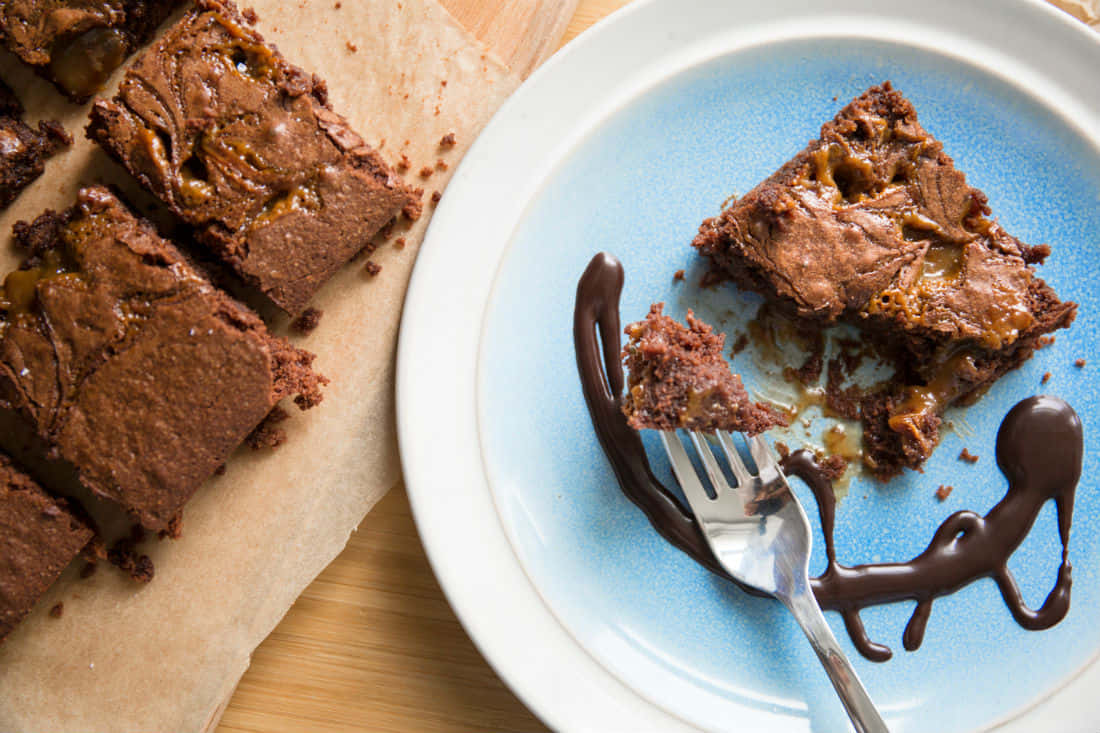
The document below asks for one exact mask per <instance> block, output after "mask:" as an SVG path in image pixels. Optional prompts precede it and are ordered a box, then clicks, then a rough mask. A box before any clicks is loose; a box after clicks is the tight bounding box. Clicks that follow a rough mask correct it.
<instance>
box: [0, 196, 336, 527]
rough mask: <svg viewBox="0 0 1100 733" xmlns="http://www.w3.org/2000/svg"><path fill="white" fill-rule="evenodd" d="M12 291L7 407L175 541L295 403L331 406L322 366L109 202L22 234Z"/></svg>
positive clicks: (55, 217) (4, 345) (0, 371)
mask: <svg viewBox="0 0 1100 733" xmlns="http://www.w3.org/2000/svg"><path fill="white" fill-rule="evenodd" d="M15 237H16V241H17V243H18V244H19V245H20V246H22V247H23V248H25V249H27V250H28V251H29V252H30V257H29V258H28V259H27V261H26V262H25V263H24V265H23V266H22V269H20V270H18V271H16V272H13V273H11V274H10V275H8V277H7V278H6V280H5V281H4V286H3V289H2V290H0V406H5V407H9V408H13V409H15V410H18V411H19V413H21V414H22V416H23V417H24V418H26V420H28V421H29V423H30V425H31V426H32V427H33V428H34V429H35V431H36V432H37V434H38V435H39V436H40V437H41V438H42V439H43V440H45V441H46V442H47V443H48V444H49V445H50V446H51V448H52V450H53V451H54V452H55V453H56V454H57V456H58V457H60V458H62V459H64V460H65V461H67V462H69V463H70V464H72V465H73V466H74V467H75V468H76V470H77V472H78V474H79V477H80V480H81V482H82V483H83V484H84V485H85V486H86V487H87V488H88V489H90V490H91V491H92V492H94V493H95V494H97V495H99V496H101V497H104V498H106V499H109V500H112V501H114V502H116V503H117V504H119V505H121V506H122V507H123V508H125V509H126V510H128V511H129V512H130V513H131V514H132V515H133V516H134V517H135V518H136V519H138V521H140V522H141V524H142V525H144V526H145V527H147V528H149V529H152V530H161V531H164V530H169V531H170V530H171V529H172V528H173V526H174V520H175V519H176V518H177V517H178V515H179V514H180V512H181V510H182V509H183V505H184V504H185V503H186V502H187V500H188V499H189V498H190V497H191V495H192V494H193V493H194V492H195V490H196V489H197V488H198V487H199V485H200V484H201V483H202V482H203V481H204V480H205V479H206V478H207V477H209V476H210V475H211V474H213V473H214V471H215V470H217V468H218V467H219V466H221V465H222V464H223V463H224V462H225V461H226V459H227V458H228V457H229V454H230V453H231V452H232V451H233V450H234V449H235V448H236V447H237V446H238V445H240V444H241V442H242V441H243V440H244V439H245V438H246V437H247V436H248V434H249V433H250V432H251V431H252V430H253V428H255V427H256V426H257V425H258V424H260V422H261V421H263V419H264V418H265V416H267V415H268V413H270V412H271V411H272V409H273V408H274V407H275V405H276V404H277V403H278V402H279V401H280V400H282V399H283V398H284V397H289V396H292V395H295V394H297V395H298V397H297V401H298V404H299V406H300V407H302V409H305V408H307V407H310V406H312V405H314V404H316V403H317V402H318V401H319V400H320V393H319V389H320V386H321V385H322V384H323V383H324V381H325V380H324V378H323V377H320V376H318V375H317V374H315V373H314V372H313V371H312V370H311V368H310V365H311V363H312V361H313V355H312V354H309V353H308V352H305V351H301V350H299V349H295V348H293V347H292V346H291V345H290V344H288V343H286V342H285V341H283V340H282V339H278V338H275V337H273V336H272V335H270V334H269V333H268V332H267V330H266V328H265V327H264V325H263V323H262V322H261V321H260V319H259V318H258V317H257V316H256V315H255V314H253V313H252V312H251V311H249V310H248V309H247V308H245V307H244V306H243V305H241V304H239V303H237V302H236V301H234V300H232V299H231V298H229V297H228V296H226V295H225V294H223V293H221V292H220V291H218V290H217V289H215V288H214V287H213V286H212V285H211V284H210V283H209V282H208V281H207V280H206V279H205V278H203V277H202V276H201V275H200V274H199V273H198V272H197V271H196V270H195V269H193V268H192V267H191V266H190V265H189V264H188V263H187V261H185V260H184V258H183V257H182V256H181V255H180V253H179V252H178V251H177V250H176V248H175V247H173V246H172V245H171V244H170V243H169V242H167V241H165V240H163V239H161V238H160V237H159V236H157V234H156V232H155V231H154V230H153V228H152V227H151V225H149V224H147V223H145V222H142V221H140V220H138V219H137V218H135V217H134V216H133V215H132V214H131V213H130V212H129V211H128V210H127V209H126V208H125V207H124V206H123V205H122V204H121V203H120V202H119V201H118V199H117V198H115V197H114V195H112V194H111V193H110V192H109V191H108V190H106V189H104V188H100V187H95V188H89V189H84V190H83V191H81V192H80V195H79V201H78V203H77V204H76V205H75V206H74V207H73V208H71V209H69V210H68V211H66V212H65V213H63V214H55V213H53V212H46V213H45V214H43V215H42V216H40V217H39V218H38V219H37V220H35V222H34V223H32V224H29V225H28V224H22V223H21V224H17V225H16V229H15Z"/></svg>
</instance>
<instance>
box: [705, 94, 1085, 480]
mask: <svg viewBox="0 0 1100 733" xmlns="http://www.w3.org/2000/svg"><path fill="white" fill-rule="evenodd" d="M989 213H990V209H989V207H988V205H987V199H986V196H985V194H983V193H982V192H981V191H979V190H978V189H976V188H973V187H971V186H969V185H967V183H966V179H965V177H964V176H963V174H962V173H961V172H960V171H959V170H958V169H956V168H955V166H954V163H953V162H952V160H951V158H950V157H948V156H947V154H946V153H944V152H943V148H942V145H941V144H940V143H939V142H937V141H936V140H934V139H933V138H932V137H931V136H930V135H929V134H928V133H927V132H926V131H925V130H924V128H922V127H921V125H920V123H919V122H918V121H917V114H916V111H915V110H914V109H913V106H912V104H910V103H909V101H908V100H906V99H905V98H904V97H903V96H902V95H901V94H900V93H899V92H898V91H896V90H894V89H893V88H891V86H890V84H889V82H887V83H886V84H883V85H881V86H877V87H873V88H872V89H870V90H868V91H867V92H866V93H864V94H863V95H862V96H860V97H859V98H857V99H856V100H855V101H853V102H852V103H851V104H849V105H848V106H847V107H845V108H844V109H843V110H841V111H840V113H839V114H838V115H837V116H836V118H835V119H833V120H832V121H831V122H827V123H826V124H825V125H824V126H823V127H822V128H821V137H820V138H819V139H818V140H814V141H813V142H811V143H810V144H809V146H807V147H806V149H805V150H803V151H802V152H800V153H799V154H798V155H796V156H795V157H794V158H793V159H792V160H791V161H790V162H788V163H787V164H785V165H784V166H783V167H782V168H780V169H779V171H778V172H776V173H775V174H774V175H772V176H771V177H770V178H768V179H767V180H766V181H764V182H763V183H761V184H760V185H759V186H757V187H756V188H754V189H753V190H752V191H750V192H749V193H748V194H747V195H746V196H744V197H743V198H741V199H740V200H738V201H737V202H736V203H734V204H733V205H731V206H730V207H729V208H727V209H726V210H725V211H723V212H722V213H721V215H719V216H718V217H715V218H713V219H708V220H706V221H705V222H703V224H702V226H701V227H700V230H699V235H698V236H697V237H696V238H695V241H694V246H695V247H697V248H698V249H699V251H700V252H701V253H702V254H704V255H707V256H708V257H710V258H711V260H712V261H713V264H714V265H715V266H716V267H717V268H718V269H719V270H720V271H722V272H723V273H725V274H728V275H729V276H731V277H732V278H733V280H734V281H735V282H736V283H737V284H738V285H740V286H742V287H745V288H747V289H749V290H755V291H757V292H759V293H761V294H763V295H764V296H765V298H767V299H768V300H769V301H770V302H771V303H773V304H775V305H776V306H778V307H779V308H780V309H782V310H784V311H785V312H786V313H787V314H788V315H790V316H791V317H793V318H794V319H796V320H798V321H801V322H803V323H806V324H809V325H812V326H828V325H831V324H834V323H836V322H837V321H840V320H845V321H848V322H851V323H854V324H856V325H857V326H858V327H860V328H861V329H863V331H864V333H865V335H866V338H868V339H870V340H872V341H873V342H874V343H876V344H877V345H879V346H880V347H883V348H884V349H885V350H886V351H887V352H888V353H892V354H893V355H894V356H895V357H896V362H897V374H896V376H895V378H894V380H893V382H892V383H891V384H890V385H888V386H887V387H886V389H884V390H881V391H877V392H875V393H873V394H871V395H868V396H867V397H866V399H865V400H864V402H863V405H862V415H861V417H862V420H863V423H864V460H865V462H866V463H867V465H868V466H869V467H870V469H871V470H872V471H873V472H874V473H875V474H876V475H878V476H879V477H880V478H883V479H886V478H889V477H891V476H893V475H895V474H897V473H899V472H900V471H901V470H902V469H903V468H904V467H909V468H918V467H919V466H920V465H921V463H922V462H923V461H924V460H925V459H926V458H927V457H928V456H929V455H930V454H931V452H932V451H933V449H934V448H935V446H936V444H937V443H938V441H939V426H940V423H941V419H942V415H943V411H944V410H945V409H946V408H947V407H948V406H950V405H952V404H957V403H963V404H965V403H968V402H970V401H972V400H974V399H977V398H978V397H979V396H980V395H981V394H982V393H983V392H984V391H985V390H986V389H987V388H988V387H989V385H990V384H992V383H993V382H994V381H995V380H996V379H997V378H999V377H1000V376H1001V375H1002V374H1004V373H1005V372H1006V371H1008V370H1010V369H1013V368H1015V367H1017V366H1019V365H1020V364H1021V363H1023V362H1024V361H1025V360H1027V359H1028V358H1029V357H1030V356H1031V354H1032V352H1033V351H1034V350H1035V348H1036V346H1037V344H1038V342H1039V339H1040V337H1042V336H1043V335H1044V334H1047V333H1049V332H1051V331H1053V330H1055V329H1058V328H1065V327H1067V326H1069V325H1070V323H1071V322H1072V321H1073V318H1074V315H1075V313H1076V305H1075V304H1074V303H1068V302H1062V301H1060V300H1059V299H1058V296H1057V295H1056V294H1055V293H1054V291H1053V290H1052V289H1051V288H1050V287H1048V286H1047V284H1046V283H1044V282H1043V281H1042V280H1041V279H1039V278H1038V277H1036V276H1035V273H1034V270H1033V267H1032V265H1033V264H1036V263H1039V262H1041V261H1042V260H1043V259H1044V258H1045V257H1046V255H1047V254H1048V253H1049V248H1048V247H1046V246H1037V247H1029V246H1027V245H1026V244H1023V243H1021V242H1020V241H1019V240H1017V239H1016V238H1015V237H1013V236H1011V235H1010V234H1008V233H1007V232H1006V231H1005V230H1004V229H1002V228H1001V227H1000V226H999V225H998V224H997V222H996V221H994V220H991V219H989V218H987V215H988V214H989Z"/></svg>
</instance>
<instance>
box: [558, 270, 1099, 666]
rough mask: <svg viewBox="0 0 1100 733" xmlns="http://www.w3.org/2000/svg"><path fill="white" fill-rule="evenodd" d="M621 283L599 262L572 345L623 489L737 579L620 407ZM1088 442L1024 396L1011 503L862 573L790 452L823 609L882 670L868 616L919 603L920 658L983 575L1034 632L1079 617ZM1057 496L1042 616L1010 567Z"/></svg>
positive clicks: (832, 508)
mask: <svg viewBox="0 0 1100 733" xmlns="http://www.w3.org/2000/svg"><path fill="white" fill-rule="evenodd" d="M623 278H624V274H623V268H622V265H621V264H620V263H619V261H618V260H616V259H615V258H614V257H612V256H611V255H608V254H606V253H601V254H598V255H596V256H595V257H594V258H593V259H592V261H591V262H590V263H589V265H588V267H587V269H586V270H585V272H584V275H583V276H582V277H581V280H580V283H579V284H578V287H577V299H576V308H575V311H574V319H573V338H574V345H575V348H576V356H577V369H578V371H579V373H580V379H581V387H582V390H583V392H584V396H585V401H586V403H587V404H588V410H589V414H590V415H591V418H592V425H593V427H594V428H595V431H596V435H597V437H598V439H599V441H600V445H601V446H602V447H603V450H604V453H605V454H606V455H607V458H608V460H609V461H610V463H611V466H612V469H613V470H614V472H615V476H616V478H617V479H618V482H619V486H620V487H621V488H622V490H623V493H624V494H626V496H627V498H629V499H630V500H631V501H632V502H633V503H634V504H635V505H637V506H638V507H639V508H640V509H641V510H642V511H643V512H644V513H645V515H646V516H647V517H648V518H649V521H650V523H651V524H652V525H653V527H654V528H655V529H656V530H657V532H658V533H659V534H660V535H661V536H662V537H664V538H665V539H666V540H668V541H669V542H671V543H672V544H673V545H675V546H676V547H678V548H679V549H680V550H682V551H683V552H685V553H687V554H688V555H689V556H691V557H692V558H693V559H695V560H696V561H697V562H699V563H700V564H701V565H703V566H704V567H706V568H707V569H709V570H711V571H712V572H714V573H716V574H718V575H721V576H723V577H725V578H728V579H730V580H733V578H730V576H729V575H728V574H726V573H725V572H724V571H723V570H722V568H721V567H720V566H719V564H718V562H717V560H716V559H715V558H714V555H713V554H712V553H711V552H710V549H709V547H708V546H707V544H706V541H705V539H704V538H703V535H702V533H701V531H700V529H699V527H698V525H697V524H696V522H695V519H694V517H693V516H692V514H691V512H690V511H689V510H687V509H686V508H685V507H684V506H683V504H682V503H681V502H680V501H679V500H678V499H677V498H676V496H675V495H674V494H673V493H672V492H671V491H669V490H668V488H666V487H665V486H664V485H663V484H662V483H661V482H660V481H659V480H657V478H656V477H654V475H653V472H652V470H651V468H650V466H649V461H648V459H647V457H646V454H645V449H644V447H643V445H642V442H641V439H640V438H639V436H638V433H637V432H636V431H634V430H633V429H631V428H630V427H629V426H628V425H627V424H626V418H625V417H624V416H623V414H622V411H621V410H620V408H619V399H620V398H619V396H620V395H621V394H622V392H623V371H622V363H621V362H620V358H619V343H620V337H619V333H620V321H619V296H620V294H621V292H622V286H623ZM597 331H598V340H597ZM601 352H602V362H601ZM1083 445H1084V441H1083V435H1082V428H1081V421H1080V419H1079V418H1078V417H1077V414H1076V413H1075V412H1074V411H1073V408H1071V407H1070V406H1069V405H1068V404H1066V403H1065V402H1063V401H1062V400H1059V399H1058V398H1055V397H1047V396H1037V397H1029V398H1027V399H1025V400H1023V401H1022V402H1020V403H1019V404H1017V405H1016V406H1015V407H1014V408H1013V409H1012V410H1011V411H1010V412H1009V414H1008V416H1007V417H1006V418H1005V420H1004V422H1003V423H1002V425H1001V428H1000V431H999V432H998V435H997V465H998V466H999V467H1000V469H1001V471H1002V473H1004V475H1005V477H1006V478H1007V479H1008V491H1007V493H1006V495H1005V497H1004V499H1002V500H1001V501H1000V502H999V503H998V504H997V505H996V506H994V507H993V508H992V509H991V510H990V511H989V513H988V514H986V515H985V516H984V517H983V516H979V515H978V514H976V513H974V512H971V511H960V512H956V513H954V514H952V515H951V516H949V517H948V518H947V519H946V520H945V521H944V522H943V524H941V525H940V527H939V529H937V530H936V533H935V535H934V536H933V538H932V541H931V543H930V544H929V546H928V548H927V549H926V550H925V551H924V552H922V553H921V554H920V555H918V556H917V557H915V558H913V559H912V560H910V561H909V562H904V563H881V564H873V565H858V566H854V567H849V566H845V565H841V564H840V563H839V562H838V561H837V559H836V547H835V543H834V541H833V529H834V526H835V516H836V499H835V497H834V494H833V488H832V484H831V482H830V481H829V480H828V479H827V478H826V475H825V473H824V472H823V471H822V470H821V467H820V466H819V465H818V464H817V463H816V461H815V459H814V456H813V455H812V454H810V453H809V452H808V451H804V450H803V451H796V452H795V453H792V454H791V455H790V456H788V457H787V458H786V459H785V460H784V462H783V469H784V471H785V472H786V473H788V474H789V475H794V476H798V477H799V478H801V479H802V480H803V481H805V482H806V484H807V485H808V486H809V487H810V489H811V491H812V492H813V494H814V498H815V500H816V501H817V504H818V513H819V516H820V518H821V527H822V531H823V533H824V536H825V552H826V557H827V560H828V566H827V568H826V570H825V572H824V573H823V574H822V575H821V576H820V577H818V578H814V579H812V580H811V587H812V588H813V591H814V594H815V596H816V597H817V599H818V602H819V603H820V604H821V607H822V608H823V609H827V610H833V611H837V612H839V613H840V614H841V617H842V618H843V619H844V625H845V628H846V629H847V631H848V634H849V635H850V636H851V638H852V642H853V643H854V644H855V646H856V648H857V649H859V651H860V653H862V654H863V655H864V656H865V657H867V658H868V659H870V660H872V661H876V662H882V661H885V660H887V659H889V658H890V657H891V656H892V652H891V651H890V649H889V648H888V647H886V646H883V645H881V644H877V643H875V642H874V641H872V640H871V639H870V637H869V636H868V635H867V631H866V629H865V628H864V626H863V622H862V621H861V619H860V617H859V612H860V610H862V609H863V608H867V607H869V606H875V605H879V604H883V603H893V602H895V601H902V600H914V601H916V602H917V608H916V610H915V611H914V612H913V615H912V617H911V618H910V620H909V623H908V624H907V625H906V628H905V633H904V634H903V637H902V642H903V645H904V647H905V649H907V650H909V651H913V650H915V649H917V648H919V647H920V645H921V642H922V641H923V639H924V632H925V629H926V627H927V624H928V620H929V618H930V616H931V612H932V603H933V601H934V600H935V599H936V598H938V597H940V596H944V595H948V594H950V593H954V592H955V591H957V590H959V589H961V588H963V587H964V586H966V585H969V584H970V583H972V582H974V581H975V580H978V579H979V578H983V577H992V578H993V579H994V580H995V581H996V583H997V587H998V589H999V590H1000V592H1001V596H1002V598H1003V599H1004V601H1005V604H1006V605H1007V606H1008V608H1009V610H1010V611H1011V613H1012V616H1013V618H1014V619H1015V620H1016V623H1018V624H1019V625H1020V626H1021V627H1023V628H1024V629H1027V630H1030V631H1036V630H1041V629H1046V628H1049V627H1051V626H1053V625H1055V624H1057V623H1058V622H1059V621H1061V620H1062V619H1063V618H1065V616H1066V613H1067V612H1068V611H1069V600H1070V588H1071V585H1072V574H1071V566H1070V563H1069V553H1068V543H1069V532H1070V524H1071V522H1072V518H1073V500H1074V496H1075V490H1076V486H1077V482H1078V479H1079V478H1080V474H1081V460H1082V453H1083ZM1049 499H1052V500H1054V502H1055V507H1056V509H1057V513H1058V528H1059V534H1060V537H1061V542H1062V559H1061V565H1060V567H1059V569H1058V575H1057V579H1056V581H1055V583H1054V587H1053V588H1052V589H1051V591H1050V593H1049V594H1048V595H1047V597H1046V600H1045V601H1044V602H1043V605H1042V606H1041V607H1040V608H1039V609H1038V610H1032V609H1031V608H1029V607H1028V606H1027V604H1026V603H1025V602H1024V600H1023V597H1022V595H1021V594H1020V590H1019V588H1018V586H1017V585H1016V581H1015V579H1014V578H1013V576H1012V574H1011V573H1010V572H1009V570H1008V567H1007V562H1008V559H1009V557H1011V555H1012V553H1013V552H1014V551H1015V550H1016V548H1017V547H1018V546H1019V545H1020V543H1021V542H1022V541H1023V540H1024V538H1025V537H1027V535H1028V533H1029V532H1030V530H1031V527H1032V526H1033V525H1034V522H1035V518H1036V517H1037V516H1038V513H1039V510H1040V509H1041V508H1042V506H1043V504H1044V503H1045V502H1046V501H1047V500H1049ZM734 582H735V583H736V582H737V581H736V580H734ZM738 585H739V586H741V587H742V588H744V589H745V590H747V591H749V592H753V590H752V589H750V588H747V587H745V586H743V585H741V584H740V583H738Z"/></svg>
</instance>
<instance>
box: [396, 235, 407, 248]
mask: <svg viewBox="0 0 1100 733" xmlns="http://www.w3.org/2000/svg"><path fill="white" fill-rule="evenodd" d="M393 246H394V247H397V248H398V249H405V238H404V237H398V238H397V240H396V241H394V243H393Z"/></svg>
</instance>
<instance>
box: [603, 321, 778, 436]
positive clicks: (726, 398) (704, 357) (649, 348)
mask: <svg viewBox="0 0 1100 733" xmlns="http://www.w3.org/2000/svg"><path fill="white" fill-rule="evenodd" d="M663 310H664V304H663V303H655V304H654V305H652V306H650V309H649V314H648V315H647V316H646V317H645V319H644V320H641V321H638V322H637V323H632V324H630V325H629V326H627V328H626V335H627V336H628V337H629V338H630V340H629V341H628V342H627V344H626V347H625V348H624V349H623V364H624V365H625V366H626V369H627V392H626V395H625V396H624V397H623V413H624V414H625V415H626V417H627V423H628V424H629V425H630V426H631V427H632V428H634V429H635V430H641V429H645V428H649V429H654V430H676V429H678V428H683V429H685V430H699V431H703V432H714V431H715V430H728V431H731V432H743V433H746V434H747V435H756V434H758V433H762V432H764V431H765V430H768V429H769V428H773V427H775V426H777V425H786V424H787V419H786V417H785V416H784V415H783V414H782V413H780V412H779V411H778V410H776V409H775V408H773V407H771V406H770V405H766V404H764V403H761V402H753V401H752V399H750V398H749V395H748V392H746V391H745V387H744V385H743V384H742V383H741V378H740V377H739V376H737V375H736V374H734V373H733V372H731V371H730V368H729V365H728V364H726V360H725V359H724V358H723V357H722V345H723V344H724V343H725V336H723V335H721V334H716V333H715V332H714V329H712V328H711V327H710V326H708V325H707V324H706V323H703V322H702V321H700V320H699V319H698V318H696V317H695V314H694V313H692V312H691V311H688V314H687V326H686V327H685V326H684V325H682V324H680V323H677V322H676V321H674V320H673V319H672V318H669V317H668V316H666V315H664V313H663V312H662V311H663Z"/></svg>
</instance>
